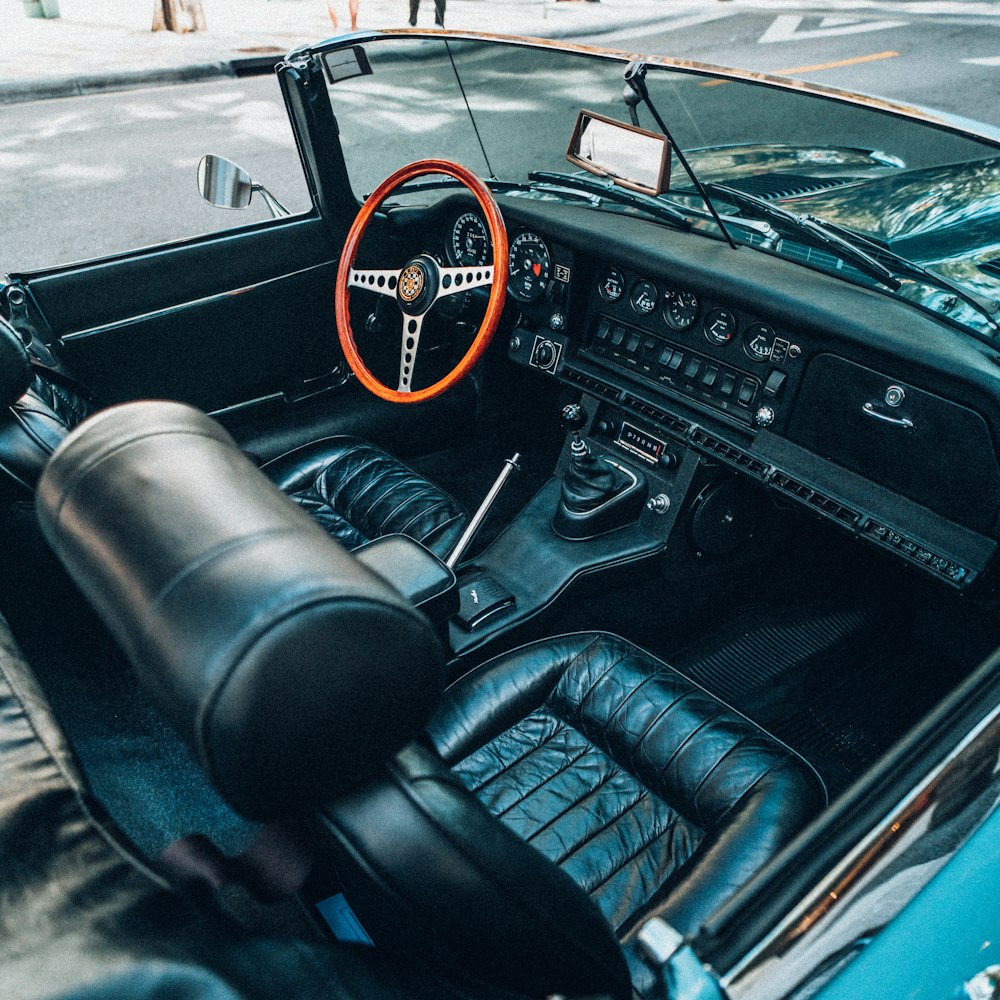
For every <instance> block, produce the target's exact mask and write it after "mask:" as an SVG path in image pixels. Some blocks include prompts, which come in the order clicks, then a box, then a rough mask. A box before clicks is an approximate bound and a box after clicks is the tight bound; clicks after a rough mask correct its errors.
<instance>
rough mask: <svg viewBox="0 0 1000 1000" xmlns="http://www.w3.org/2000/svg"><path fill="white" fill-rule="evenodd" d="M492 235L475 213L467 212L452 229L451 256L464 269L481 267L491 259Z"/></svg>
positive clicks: (456, 221) (457, 220)
mask: <svg viewBox="0 0 1000 1000" xmlns="http://www.w3.org/2000/svg"><path fill="white" fill-rule="evenodd" d="M491 252H492V251H491V247H490V234H489V233H488V232H487V231H486V223H485V222H483V220H482V219H480V218H479V216H478V215H476V213H475V212H466V213H465V215H460V216H459V217H458V218H457V219H456V220H455V225H454V226H452V227H451V256H452V260H453V261H454V262H455V263H456V264H460V265H462V266H463V267H470V266H477V267H478V266H480V265H482V264H485V263H486V262H487V261H488V260H489V259H490V253H491Z"/></svg>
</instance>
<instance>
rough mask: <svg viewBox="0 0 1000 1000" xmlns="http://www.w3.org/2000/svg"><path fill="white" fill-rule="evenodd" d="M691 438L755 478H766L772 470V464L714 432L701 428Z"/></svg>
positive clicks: (706, 449) (704, 448) (717, 456)
mask: <svg viewBox="0 0 1000 1000" xmlns="http://www.w3.org/2000/svg"><path fill="white" fill-rule="evenodd" d="M691 440H692V441H693V442H694V443H695V444H696V445H698V446H699V447H700V448H702V449H703V450H704V451H708V452H710V453H711V454H712V455H714V456H715V457H716V458H721V459H722V461H724V462H726V463H727V464H728V465H733V466H735V467H736V468H737V469H741V470H742V471H743V472H748V473H749V474H750V475H751V476H753V477H754V478H755V479H764V478H766V477H767V474H768V472H769V470H770V468H771V467H770V466H769V465H767V464H766V463H764V462H761V461H758V460H757V459H756V458H753V457H751V456H750V455H748V454H747V453H746V452H745V451H743V450H742V449H741V448H737V447H736V446H735V445H731V444H729V443H728V442H727V441H722V440H720V439H719V438H717V437H715V436H714V435H712V434H708V433H706V432H705V431H703V430H701V429H700V428H699V429H697V430H695V431H694V433H693V434H692V435H691Z"/></svg>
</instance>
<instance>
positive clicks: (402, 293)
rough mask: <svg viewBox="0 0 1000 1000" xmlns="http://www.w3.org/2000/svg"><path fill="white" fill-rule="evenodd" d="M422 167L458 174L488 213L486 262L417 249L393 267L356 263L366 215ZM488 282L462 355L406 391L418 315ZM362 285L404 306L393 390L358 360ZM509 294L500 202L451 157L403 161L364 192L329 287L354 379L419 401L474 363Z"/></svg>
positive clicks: (399, 399)
mask: <svg viewBox="0 0 1000 1000" xmlns="http://www.w3.org/2000/svg"><path fill="white" fill-rule="evenodd" d="M424 174H446V175H447V176H449V177H454V178H455V179H456V180H458V181H461V182H462V184H464V185H465V186H466V187H467V188H468V189H469V191H471V192H472V194H473V195H475V197H476V200H477V201H478V203H479V207H480V209H481V210H482V212H483V216H484V217H485V219H486V225H487V228H488V229H489V233H490V240H491V241H492V243H493V261H492V264H490V263H487V264H483V265H479V264H477V265H474V266H470V267H444V266H442V265H441V264H439V263H438V262H437V261H436V260H435V259H434V258H433V257H431V256H430V255H429V254H425V253H422V254H419V255H417V256H415V257H413V258H411V259H410V260H409V261H408V262H407V263H406V264H404V265H403V267H401V268H399V269H386V268H356V267H355V266H354V261H355V259H356V258H357V251H358V245H359V244H360V242H361V238H362V236H364V234H365V230H366V229H367V228H368V223H369V222H370V221H371V218H372V216H373V215H374V214H375V213H376V212H377V211H378V209H379V206H380V205H381V204H382V202H383V201H385V199H386V198H387V197H388V196H389V195H390V194H391V193H392V192H393V191H395V190H396V189H397V188H398V187H399V186H400V185H401V184H405V183H406V182H407V181H409V180H412V179H413V178H414V177H421V176H423V175H424ZM484 285H492V286H493V287H492V288H491V289H490V298H489V302H488V303H487V305H486V314H485V315H484V316H483V321H482V323H481V324H480V325H479V330H478V331H477V332H476V336H475V337H474V338H473V341H472V343H471V344H470V345H469V349H468V350H467V351H466V352H465V356H464V357H463V358H462V359H461V360H460V361H459V362H458V364H457V365H455V367H454V368H453V369H452V370H451V371H450V372H448V374H447V375H445V376H444V377H443V378H442V379H440V380H438V381H437V382H435V383H434V384H433V385H429V386H427V388H425V389H418V390H412V389H411V388H410V383H411V381H412V379H413V371H414V367H415V365H416V359H417V348H418V346H419V343H420V329H421V327H422V325H423V321H424V316H426V315H427V312H428V310H429V309H430V308H431V306H433V305H434V303H435V302H437V301H438V299H442V298H445V297H446V296H448V295H457V294H458V293H460V292H465V291H468V290H469V289H470V288H480V287H482V286H484ZM352 288H366V289H368V290H369V291H372V292H376V293H378V294H380V295H385V296H388V297H389V298H392V299H395V301H396V305H397V306H399V311H400V312H401V313H402V342H401V344H400V352H399V384H398V385H397V387H396V388H395V389H392V388H390V387H389V386H387V385H385V384H384V383H382V382H380V381H379V380H378V379H377V378H376V377H375V376H374V375H373V374H372V373H371V372H370V371H369V370H368V368H367V367H366V365H365V363H364V362H363V361H362V360H361V355H360V354H359V352H358V347H357V344H356V343H355V340H354V333H353V331H352V330H351V317H350V312H349V310H348V306H349V304H350V289H352ZM506 298H507V229H506V227H505V226H504V222H503V218H502V216H501V215H500V209H499V208H498V207H497V203H496V201H495V200H494V198H493V195H492V194H491V193H490V190H489V188H488V187H487V186H486V185H485V184H484V183H483V182H482V181H481V180H480V179H479V178H478V177H477V176H476V175H475V174H474V173H472V171H471V170H467V169H466V168H465V167H463V166H460V165H459V164H457V163H452V162H451V161H450V160H417V162H416V163H411V164H409V165H408V166H405V167H401V168H400V169H399V170H397V171H396V172H395V173H394V174H391V175H390V176H389V177H387V178H386V179H385V180H384V181H383V182H382V183H381V184H380V185H379V186H378V187H377V188H376V189H375V190H374V191H373V192H372V194H371V195H370V196H369V197H368V199H367V200H366V201H365V203H364V205H362V206H361V211H360V212H358V215H357V218H356V219H355V220H354V223H353V224H352V226H351V228H350V231H349V232H348V234H347V240H346V241H345V243H344V250H343V253H342V254H341V257H340V266H339V267H338V268H337V284H336V287H335V293H334V305H335V309H336V319H337V334H338V336H339V337H340V346H341V347H342V348H343V351H344V357H345V358H346V359H347V363H348V364H349V365H350V366H351V370H352V371H353V372H354V374H355V375H357V377H358V381H359V382H360V383H361V384H362V385H363V386H364V387H365V388H366V389H369V390H370V391H371V392H373V393H375V395H376V396H381V398H382V399H388V400H390V401H391V402H393V403H419V402H422V401H423V400H425V399H432V398H433V397H434V396H438V395H440V394H441V393H442V392H444V391H445V390H446V389H449V388H451V386H453V385H454V384H455V383H456V382H458V381H459V380H460V379H462V378H464V377H465V376H466V375H468V373H469V372H470V371H471V370H472V367H473V365H475V363H476V362H477V361H478V360H479V358H480V357H481V356H482V354H483V352H484V351H485V350H486V348H487V346H488V345H489V342H490V340H491V339H492V337H493V334H494V333H495V332H496V328H497V326H498V324H499V322H500V314H501V313H502V312H503V306H504V302H505V301H506Z"/></svg>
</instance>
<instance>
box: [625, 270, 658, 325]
mask: <svg viewBox="0 0 1000 1000" xmlns="http://www.w3.org/2000/svg"><path fill="white" fill-rule="evenodd" d="M659 298H660V293H659V292H658V291H657V290H656V285H654V284H653V283H652V282H651V281H646V279H645V278H643V279H642V280H641V281H637V282H636V283H635V284H634V285H633V286H632V295H631V296H630V297H629V302H630V303H631V304H632V308H633V309H634V310H635V311H636V312H637V313H638V314H639V315H640V316H648V315H649V314H650V313H651V312H652V311H653V310H654V309H655V308H656V303H657V302H658V301H659Z"/></svg>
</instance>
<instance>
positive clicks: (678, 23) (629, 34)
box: [593, 10, 736, 45]
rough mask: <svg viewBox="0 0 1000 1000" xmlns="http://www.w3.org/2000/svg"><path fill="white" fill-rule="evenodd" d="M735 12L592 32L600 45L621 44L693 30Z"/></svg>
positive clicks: (694, 16)
mask: <svg viewBox="0 0 1000 1000" xmlns="http://www.w3.org/2000/svg"><path fill="white" fill-rule="evenodd" d="M735 13H736V11H734V10H726V11H713V12H712V13H710V14H691V15H689V16H688V17H674V18H664V19H663V20H662V21H660V20H657V21H649V22H647V23H646V24H643V25H642V26H641V27H632V28H622V29H621V30H620V31H609V32H606V33H605V32H594V33H593V35H594V38H595V39H596V40H597V41H599V42H600V43H601V44H602V45H603V44H604V43H605V42H621V41H625V40H626V39H629V38H647V37H648V36H649V35H651V34H660V33H661V32H667V31H680V30H681V28H693V27H695V26H696V25H699V24H708V23H709V22H710V21H721V20H722V19H723V18H725V17H732V16H733V14H735Z"/></svg>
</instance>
